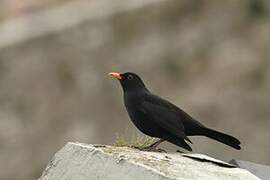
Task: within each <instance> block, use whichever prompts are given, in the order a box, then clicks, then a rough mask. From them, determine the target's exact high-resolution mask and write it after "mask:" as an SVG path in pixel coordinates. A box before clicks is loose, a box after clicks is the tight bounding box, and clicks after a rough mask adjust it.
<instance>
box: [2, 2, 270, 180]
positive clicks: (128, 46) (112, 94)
mask: <svg viewBox="0 0 270 180" xmlns="http://www.w3.org/2000/svg"><path fill="white" fill-rule="evenodd" d="M102 2H104V3H103V5H104V6H106V4H107V3H106V2H110V1H109V0H106V1H105V0H103V1H102ZM132 2H133V3H134V2H135V0H134V1H132V0H130V3H132ZM137 2H142V1H137ZM1 3H2V1H1ZM66 3H68V2H64V1H61V3H59V4H58V3H56V4H57V5H58V6H59V7H62V6H65V4H66ZM93 3H98V1H97V2H95V1H91V2H90V1H89V8H90V7H91V6H92V5H93ZM56 4H55V6H56ZM132 5H133V4H131V6H132ZM135 5H136V3H134V6H135ZM52 6H53V7H54V4H51V5H49V6H48V8H51V7H52ZM108 6H111V3H108ZM0 7H1V9H2V8H3V7H4V6H0ZM78 7H79V6H78ZM44 8H45V9H46V7H44ZM44 8H43V9H44ZM74 8H77V7H74ZM113 8H119V9H120V10H119V11H118V13H114V14H113V15H111V16H108V17H106V18H102V19H96V20H95V19H93V18H89V19H91V20H89V21H87V20H84V21H83V22H82V23H80V24H78V25H76V26H72V27H69V28H66V29H63V30H61V31H56V32H50V33H48V34H45V35H42V36H40V37H36V38H33V39H29V40H27V41H24V42H20V43H18V44H13V45H10V46H7V47H2V48H1V49H0V87H1V88H0V99H1V101H0V143H1V144H2V146H1V148H0V160H1V162H4V163H2V164H1V165H0V179H5V180H9V179H10V180H11V179H12V180H17V179H20V180H26V179H27V180H29V179H37V178H38V177H39V176H40V175H41V172H42V169H44V167H45V165H46V163H47V162H48V160H49V159H50V158H51V156H52V155H53V154H54V153H55V152H56V151H57V150H58V149H59V148H61V147H62V146H63V145H64V144H65V143H66V142H67V141H79V142H85V143H106V144H112V143H113V142H114V139H115V136H116V134H120V135H124V136H127V137H132V136H133V135H136V134H137V133H138V132H137V130H136V129H135V128H134V126H133V125H132V124H131V122H130V121H129V118H128V116H127V114H126V112H125V109H124V107H123V101H122V92H121V89H120V86H119V84H118V83H117V82H115V81H113V80H111V79H110V78H109V77H108V76H107V73H108V72H111V71H120V72H122V71H134V72H137V73H139V74H140V75H141V76H142V77H143V78H144V79H145V83H146V84H147V85H148V87H149V88H150V89H151V90H152V91H153V92H155V93H156V94H159V95H161V96H163V97H165V98H167V99H169V100H171V101H172V102H174V103H175V104H176V105H178V106H180V107H182V108H183V109H184V110H186V111H187V112H189V113H190V114H192V115H193V116H194V117H196V118H197V119H198V120H200V121H201V122H202V123H204V124H206V125H208V126H210V127H213V128H215V129H218V130H222V131H224V132H227V133H230V134H233V135H235V136H236V137H238V138H239V139H240V140H241V141H242V147H243V150H242V151H234V150H233V149H230V148H229V147H226V146H224V145H221V144H219V143H216V142H214V141H212V140H208V139H206V138H202V137H196V138H195V137H194V138H192V141H193V142H194V145H193V146H192V147H193V149H194V152H197V153H204V154H208V155H210V156H214V157H216V158H219V159H223V160H230V159H232V158H239V159H243V160H248V161H255V162H258V163H264V164H269V162H270V157H269V151H270V144H269V143H268V142H269V139H270V133H269V127H270V121H269V118H270V111H269V107H270V101H269V99H270V95H269V90H270V61H269V59H270V49H269V47H270V37H269V36H270V35H269V31H270V21H269V8H270V3H269V1H267V0H248V1H247V0H238V1H237V3H236V1H233V0H228V1H213V0H199V1H198V0H171V1H162V0H160V1H159V0H157V1H156V2H155V3H151V4H148V5H147V6H142V7H141V8H137V9H134V10H130V11H121V4H117V3H115V7H113ZM5 10H6V9H5ZM74 12H75V13H80V8H78V9H75V10H74ZM74 12H73V13H74ZM100 12H102V9H100ZM26 14H27V12H26ZM33 15H34V14H33ZM16 16H17V15H16ZM18 16H22V15H18ZM71 16H72V13H69V12H66V18H67V19H68V18H69V17H71ZM7 18H10V17H9V16H8V15H5V16H2V21H6V20H7ZM13 18H16V17H13ZM13 18H10V20H12V19H13ZM67 19H65V21H66V20H67ZM63 21H64V19H63ZM0 23H1V22H0ZM50 23H55V24H57V23H61V22H54V19H50ZM28 25H29V29H31V28H32V27H35V26H41V25H42V26H44V28H46V23H45V24H40V23H39V22H36V21H30V22H29V24H28ZM0 29H1V24H0ZM20 31H21V30H20V29H14V33H20ZM0 32H1V31H0ZM164 146H166V147H165V148H166V149H170V150H172V151H173V150H175V149H177V148H176V147H175V146H172V145H169V144H164ZM15 170H16V173H15Z"/></svg>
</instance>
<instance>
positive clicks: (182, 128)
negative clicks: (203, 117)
mask: <svg viewBox="0 0 270 180" xmlns="http://www.w3.org/2000/svg"><path fill="white" fill-rule="evenodd" d="M109 75H111V76H112V77H114V78H116V79H118V80H119V81H120V83H121V86H122V89H123V92H124V103H125V106H126V109H127V112H128V114H129V117H130V119H131V120H132V122H133V123H134V125H135V126H136V127H137V128H138V129H139V130H140V131H141V132H143V133H144V134H146V135H148V136H151V137H156V138H160V140H158V141H157V142H155V143H154V144H152V145H150V146H149V147H147V149H148V150H155V149H156V147H157V146H158V145H159V144H160V143H161V142H163V141H168V142H170V143H172V144H175V145H177V146H180V147H182V148H184V149H186V150H188V151H192V149H191V147H190V146H189V144H188V143H187V142H186V141H188V142H190V143H192V142H191V141H190V139H189V138H188V137H187V136H206V137H208V138H211V139H214V140H216V141H219V142H221V143H223V144H226V145H228V146H231V147H233V148H235V149H238V150H239V149H241V147H240V141H239V140H238V139H236V138H235V137H232V136H230V135H227V134H224V133H222V132H218V131H215V130H213V129H210V128H207V127H205V126H204V125H203V124H201V123H200V122H198V121H197V120H195V119H194V118H192V117H191V116H190V115H188V114H187V113H186V112H184V111H183V110H181V109H180V108H178V107H177V106H175V105H174V104H172V103H170V102H169V101H167V100H165V99H162V98H160V97H159V96H157V95H154V94H152V93H151V92H150V91H149V90H148V89H147V88H146V86H145V85H144V83H143V81H142V79H141V78H140V77H139V76H138V75H137V74H135V73H132V72H126V73H123V74H120V73H116V72H112V73H109Z"/></svg>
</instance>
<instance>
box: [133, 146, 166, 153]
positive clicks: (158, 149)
mask: <svg viewBox="0 0 270 180" xmlns="http://www.w3.org/2000/svg"><path fill="white" fill-rule="evenodd" d="M134 148H136V149H139V150H140V151H150V152H160V153H167V151H165V150H164V149H161V148H156V147H153V146H147V147H134Z"/></svg>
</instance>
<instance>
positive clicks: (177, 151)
mask: <svg viewBox="0 0 270 180" xmlns="http://www.w3.org/2000/svg"><path fill="white" fill-rule="evenodd" d="M176 152H178V153H181V154H183V153H185V152H183V151H180V150H176Z"/></svg>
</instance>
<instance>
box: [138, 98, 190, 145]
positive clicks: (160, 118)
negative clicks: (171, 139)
mask: <svg viewBox="0 0 270 180" xmlns="http://www.w3.org/2000/svg"><path fill="white" fill-rule="evenodd" d="M140 107H141V108H140V110H141V112H143V113H144V114H145V115H146V116H147V117H149V119H151V120H152V121H154V122H155V123H157V124H158V125H160V126H161V127H162V128H164V129H165V130H167V131H168V132H169V133H171V134H172V135H175V136H176V137H179V138H183V139H186V140H188V141H189V142H191V141H190V140H189V139H188V138H187V136H186V134H185V128H184V125H183V123H182V122H181V120H180V114H179V109H178V108H177V107H176V106H175V105H173V104H171V103H170V102H168V101H166V100H164V99H161V98H160V97H158V96H155V95H152V94H147V95H146V96H145V97H144V100H143V102H142V103H141V106H140Z"/></svg>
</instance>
